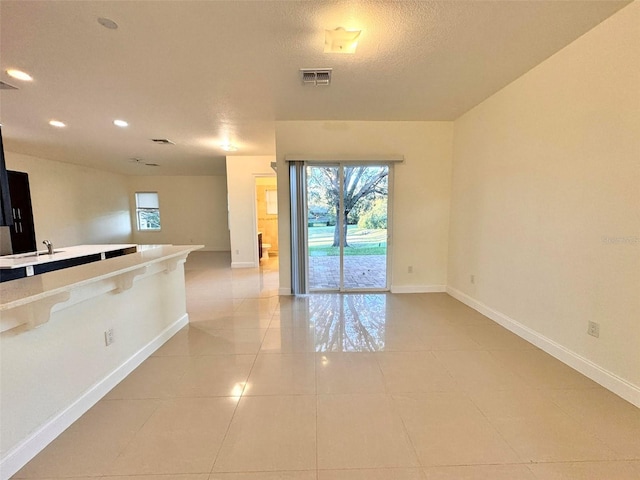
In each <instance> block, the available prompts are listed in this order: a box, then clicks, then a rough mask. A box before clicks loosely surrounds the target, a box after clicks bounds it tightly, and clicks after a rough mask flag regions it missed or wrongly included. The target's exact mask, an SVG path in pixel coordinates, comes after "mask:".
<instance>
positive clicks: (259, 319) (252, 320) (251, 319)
mask: <svg viewBox="0 0 640 480" xmlns="http://www.w3.org/2000/svg"><path fill="white" fill-rule="evenodd" d="M270 323H271V314H265V315H263V316H259V315H257V314H256V315H252V314H248V313H238V312H237V311H236V312H233V313H232V314H230V315H224V316H220V317H218V318H215V319H209V320H199V321H198V320H191V325H193V326H195V327H198V328H202V329H206V330H216V329H218V330H224V329H236V328H269V324H270Z"/></svg>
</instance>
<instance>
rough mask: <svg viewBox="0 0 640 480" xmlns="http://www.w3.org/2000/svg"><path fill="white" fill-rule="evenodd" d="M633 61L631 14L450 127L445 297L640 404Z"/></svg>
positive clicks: (638, 105)
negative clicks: (480, 311) (449, 294)
mask: <svg viewBox="0 0 640 480" xmlns="http://www.w3.org/2000/svg"><path fill="white" fill-rule="evenodd" d="M639 52H640V3H638V2H635V3H632V4H630V5H629V6H627V7H625V8H624V9H622V10H621V11H620V12H618V13H617V14H615V15H613V16H612V17H611V18H609V19H608V20H606V21H604V22H603V23H602V24H600V25H598V26H597V27H595V28H594V29H593V30H591V31H590V32H588V33H587V34H585V35H584V36H583V37H581V38H579V39H578V40H576V41H575V42H574V43H572V44H571V45H569V46H567V47H566V48H565V49H563V50H561V51H560V52H559V53H557V54H556V55H554V56H553V57H551V58H550V59H548V60H547V61H545V62H543V63H542V64H540V65H538V66H537V67H536V68H534V69H533V70H531V71H530V72H529V73H527V74H526V75H524V76H523V77H521V78H520V79H518V80H517V81H515V82H514V83H512V84H511V85H509V86H508V87H506V88H504V89H503V90H501V91H500V92H498V93H497V94H495V95H494V96H492V97H491V98H489V99H488V100H486V101H485V102H483V103H482V104H480V105H479V106H477V107H476V108H474V109H473V110H471V111H470V112H468V113H466V114H465V115H463V116H462V117H460V118H459V119H458V120H457V121H456V122H455V131H454V169H453V190H452V216H451V234H450V247H449V285H450V286H451V287H452V288H454V289H456V290H458V291H459V292H461V293H463V294H465V295H468V296H469V297H471V298H473V299H474V300H476V301H479V302H481V303H482V304H484V305H486V306H488V307H490V308H491V309H493V310H495V311H497V312H500V313H501V314H503V315H505V316H507V317H510V318H511V319H513V320H515V321H516V322H519V323H520V324H522V325H523V326H524V327H525V328H528V329H530V330H532V331H533V332H535V335H538V336H540V337H544V338H546V339H548V340H550V341H551V342H556V343H557V344H559V345H560V348H559V349H558V351H562V350H564V349H568V350H569V351H570V352H571V353H568V354H567V359H569V360H570V361H574V363H575V362H576V361H577V364H581V365H583V366H585V365H586V366H588V364H589V362H593V363H594V364H595V365H596V370H598V371H599V374H600V375H601V376H603V378H605V379H606V378H608V379H609V380H611V381H613V383H615V382H616V381H617V380H615V379H616V378H618V379H619V380H620V379H621V380H620V381H619V382H618V387H620V388H618V390H619V393H621V392H620V390H625V389H626V398H629V399H631V400H632V401H633V398H632V397H634V396H635V397H634V398H635V401H636V403H637V404H640V216H639V212H640V162H639V159H640V55H639ZM472 274H473V275H475V276H476V281H475V284H471V283H470V275H472ZM589 320H591V321H595V322H598V323H600V338H599V339H596V338H593V337H591V336H588V335H587V333H586V332H587V322H588V321H589ZM549 345H551V344H549ZM580 357H582V359H581V358H580ZM583 359H586V362H584V361H583ZM585 368H586V367H585ZM606 372H609V373H611V374H612V375H611V376H608V374H607V373H606ZM625 385H626V386H625ZM621 386H622V387H621ZM630 392H631V393H630ZM634 392H635V393H634ZM622 393H623V394H624V392H622Z"/></svg>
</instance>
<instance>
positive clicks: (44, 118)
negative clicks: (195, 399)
mask: <svg viewBox="0 0 640 480" xmlns="http://www.w3.org/2000/svg"><path fill="white" fill-rule="evenodd" d="M627 3H628V2H627V1H591V0H590V1H584V2H582V1H537V0H536V1H501V2H496V1H490V2H485V1H446V2H432V1H400V2H386V1H339V2H324V1H256V2H251V1H189V2H180V1H107V0H104V1H98V2H89V1H56V0H48V1H11V0H2V2H0V67H1V68H2V76H1V79H2V80H3V81H6V82H9V83H11V84H13V85H16V86H19V87H20V90H10V91H8V90H2V91H0V119H1V121H2V125H3V128H2V129H3V135H4V137H5V148H6V149H7V150H11V151H15V152H19V153H26V154H31V155H36V156H41V157H44V158H50V159H53V160H60V161H65V162H71V163H78V164H85V165H89V166H94V167H97V168H102V169H105V170H109V171H114V172H119V173H126V174H132V175H199V174H215V173H222V172H224V155H225V152H224V151H223V150H222V149H221V148H220V147H219V144H220V143H223V142H225V141H230V142H231V143H234V144H236V145H237V146H238V147H239V150H238V151H237V152H235V153H234V155H262V154H274V153H275V138H274V121H276V120H453V119H455V118H457V117H458V116H459V115H461V114H462V113H464V112H466V111H467V110H469V109H470V108H472V107H473V106H475V105H477V104H478V103H479V102H481V101H482V100H484V99H485V98H487V97H488V96H490V95H491V94H493V93H495V92H496V91H498V90H499V89H501V88H502V87H504V86H505V85H507V84H508V83H510V82H511V81H513V80H514V79H516V78H517V77H519V76H520V75H522V74H523V73H525V72H526V71H528V70H529V69H531V68H532V67H534V66H535V65H537V64H538V63H540V62H541V61H542V60H544V59H545V58H548V57H549V56H550V55H552V54H553V53H555V52H556V51H558V50H560V49H561V48H563V47H564V46H566V45H567V44H568V43H570V42H571V41H573V40H574V39H576V38H577V37H579V36H580V35H582V34H583V33H585V32H586V31H588V30H589V29H591V28H592V27H594V26H595V25H596V24H598V23H600V22H601V21H603V20H604V19H605V18H607V17H608V16H610V15H612V14H613V13H614V12H616V11H617V10H619V9H620V8H622V7H623V6H624V5H626V4H627ZM98 17H108V18H110V19H112V20H114V21H116V22H117V23H118V25H119V28H118V29H117V30H108V29H106V28H104V27H102V26H101V25H99V24H98V23H97V18H98ZM336 27H344V28H347V29H361V30H362V31H363V33H362V35H361V37H360V42H359V45H358V50H357V52H356V54H354V55H339V54H325V53H323V47H324V30H325V29H334V28H336ZM305 67H331V68H333V80H332V84H331V86H330V87H310V86H302V84H301V82H300V78H299V75H298V70H299V69H300V68H305ZM8 68H19V69H22V70H25V71H27V72H29V73H30V74H31V75H33V77H34V79H35V80H34V81H33V82H31V83H23V82H19V81H17V80H14V79H11V78H10V77H8V76H7V75H6V73H5V70H6V69H8ZM52 118H56V119H60V120H62V121H64V122H66V123H67V125H68V126H67V127H66V128H64V129H55V128H53V127H51V126H49V125H48V123H47V122H48V121H49V120H50V119H52ZM116 118H122V119H125V120H127V121H128V122H129V124H130V126H129V127H128V128H126V129H119V128H117V127H115V126H113V124H112V123H111V122H112V121H113V120H114V119H116ZM151 138H168V139H170V140H172V141H173V142H175V145H172V146H160V145H155V144H153V143H152V142H151V141H150V139H151ZM132 157H137V158H141V159H142V160H143V161H144V162H149V163H151V162H153V163H158V164H160V167H156V168H153V167H146V166H144V165H141V164H139V163H135V162H131V161H130V160H129V159H130V158H132Z"/></svg>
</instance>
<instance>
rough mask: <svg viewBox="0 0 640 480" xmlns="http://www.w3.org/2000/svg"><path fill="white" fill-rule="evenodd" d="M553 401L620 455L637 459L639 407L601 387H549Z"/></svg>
mask: <svg viewBox="0 0 640 480" xmlns="http://www.w3.org/2000/svg"><path fill="white" fill-rule="evenodd" d="M549 395H550V396H551V398H552V399H553V401H554V402H555V403H556V404H557V405H558V406H559V407H560V408H561V409H562V410H564V411H565V412H567V413H568V414H569V415H570V416H571V417H572V418H573V419H575V420H576V421H577V422H578V423H579V424H580V425H581V426H582V427H584V428H586V429H587V430H589V432H591V433H592V434H594V435H595V436H596V437H598V438H599V439H600V440H602V441H603V442H604V443H606V444H607V446H609V447H610V448H611V449H613V450H614V451H615V452H616V453H617V454H618V455H620V456H621V457H623V458H629V459H640V409H639V408H637V407H636V406H634V405H632V404H630V403H628V402H627V401H625V400H623V399H622V398H620V397H618V396H617V395H615V394H614V393H611V392H610V391H608V390H605V389H604V388H597V389H591V390H589V391H585V390H583V389H578V390H564V389H563V390H553V391H551V392H549Z"/></svg>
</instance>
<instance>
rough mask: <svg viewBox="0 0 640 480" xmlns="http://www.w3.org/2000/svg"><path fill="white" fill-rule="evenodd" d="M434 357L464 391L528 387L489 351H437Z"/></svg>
mask: <svg viewBox="0 0 640 480" xmlns="http://www.w3.org/2000/svg"><path fill="white" fill-rule="evenodd" d="M434 355H435V356H436V358H437V359H438V360H439V361H440V362H441V363H442V364H443V365H444V367H445V368H446V369H447V370H448V371H449V373H451V375H452V376H453V378H454V379H455V380H456V381H457V382H458V384H460V386H461V387H462V388H464V389H467V390H478V389H494V390H500V389H502V390H509V389H514V388H526V387H527V384H526V383H525V382H524V381H523V380H522V379H521V378H520V377H519V376H517V375H516V374H515V373H513V372H512V371H510V370H509V369H508V368H507V367H506V365H505V364H504V363H502V362H500V361H499V360H497V359H496V358H494V357H493V356H492V355H491V353H489V352H487V351H483V350H464V351H437V352H434Z"/></svg>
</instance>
